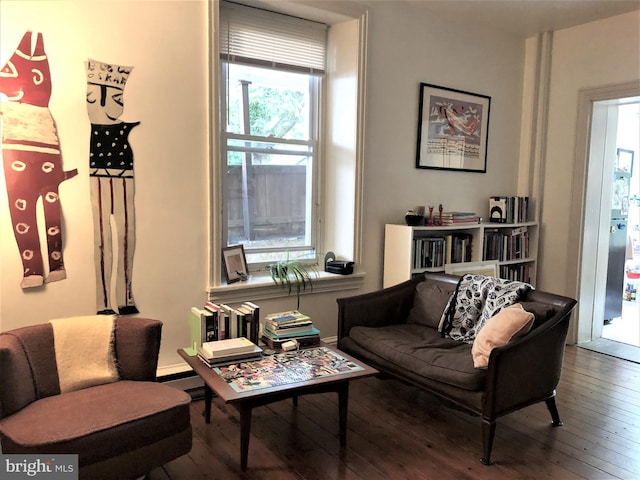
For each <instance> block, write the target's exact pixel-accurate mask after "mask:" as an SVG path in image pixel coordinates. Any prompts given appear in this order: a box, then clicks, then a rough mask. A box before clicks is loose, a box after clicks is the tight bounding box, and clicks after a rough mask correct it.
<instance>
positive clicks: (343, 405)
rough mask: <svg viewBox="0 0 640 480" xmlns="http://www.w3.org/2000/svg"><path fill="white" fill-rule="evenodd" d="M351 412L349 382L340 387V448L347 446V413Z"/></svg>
mask: <svg viewBox="0 0 640 480" xmlns="http://www.w3.org/2000/svg"><path fill="white" fill-rule="evenodd" d="M348 411H349V382H343V383H342V384H341V385H340V386H339V387H338V418H339V421H340V446H341V447H344V446H346V445H347V413H348Z"/></svg>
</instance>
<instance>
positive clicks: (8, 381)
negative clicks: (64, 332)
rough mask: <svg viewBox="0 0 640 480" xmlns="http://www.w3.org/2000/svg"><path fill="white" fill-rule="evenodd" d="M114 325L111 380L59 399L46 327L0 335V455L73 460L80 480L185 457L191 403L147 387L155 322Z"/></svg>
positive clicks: (157, 386) (134, 472) (127, 473)
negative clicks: (114, 371)
mask: <svg viewBox="0 0 640 480" xmlns="http://www.w3.org/2000/svg"><path fill="white" fill-rule="evenodd" d="M114 322H115V324H114V328H113V331H114V347H113V349H114V353H115V360H116V366H117V377H118V378H117V381H113V382H111V383H104V384H101V385H94V386H90V387H87V388H80V389H76V390H73V391H67V392H65V393H61V390H60V380H59V372H58V366H57V364H56V352H55V348H54V345H55V343H54V330H53V327H52V325H51V323H43V324H39V325H33V326H28V327H23V328H19V329H15V330H11V331H8V332H4V333H1V334H0V370H1V374H0V445H1V446H2V452H3V453H5V454H10V453H21V454H56V453H58V454H62V453H71V454H78V455H79V457H78V462H79V470H80V478H91V479H107V478H110V479H127V478H138V477H140V476H142V475H145V474H146V473H147V472H148V471H150V470H152V469H153V468H155V467H158V466H160V465H163V464H164V463H167V462H169V461H170V460H173V459H175V458H177V457H179V456H182V455H184V454H186V453H188V452H189V451H190V450H191V442H192V431H191V421H190V413H189V405H190V402H191V397H190V396H189V395H188V394H187V393H185V392H183V391H181V390H178V389H175V388H172V387H170V386H167V385H164V384H161V383H157V382H156V381H155V379H156V378H155V376H156V367H157V363H158V352H159V348H160V336H161V329H162V323H161V322H160V321H158V320H150V319H144V318H132V317H129V318H122V317H117V318H116V319H115V320H114ZM82 340H83V339H82V338H74V341H77V342H82Z"/></svg>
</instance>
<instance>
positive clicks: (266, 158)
mask: <svg viewBox="0 0 640 480" xmlns="http://www.w3.org/2000/svg"><path fill="white" fill-rule="evenodd" d="M227 160H228V163H227V205H226V210H227V229H228V231H227V242H228V244H229V245H234V244H243V245H244V246H245V250H246V251H247V256H248V258H247V260H248V262H249V263H253V262H256V261H269V259H272V258H273V255H267V254H261V256H260V257H255V256H252V252H251V250H252V249H261V250H269V249H278V250H280V252H282V251H286V250H288V249H291V248H293V247H302V246H305V245H308V232H309V231H310V216H309V215H308V212H309V208H308V205H309V204H310V196H311V192H310V188H309V185H310V181H309V180H310V179H309V178H308V177H309V176H310V175H311V168H310V166H311V157H310V156H301V155H295V156H291V155H270V154H255V153H241V152H228V156H227ZM277 257H280V258H281V257H282V254H281V253H280V254H279V255H277V256H276V257H275V258H277Z"/></svg>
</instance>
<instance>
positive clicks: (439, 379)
mask: <svg viewBox="0 0 640 480" xmlns="http://www.w3.org/2000/svg"><path fill="white" fill-rule="evenodd" d="M458 280H459V277H457V276H453V275H445V274H440V273H427V274H425V275H424V276H420V277H415V278H413V279H411V280H408V281H406V282H403V283H401V284H399V285H395V286H393V287H389V288H386V289H383V290H381V291H377V292H372V293H367V294H363V295H358V296H353V297H348V298H339V299H338V309H339V313H338V348H340V349H341V350H343V351H345V352H347V353H349V354H351V355H353V356H355V357H357V358H360V359H361V360H363V361H364V362H366V363H368V364H370V365H372V366H373V367H375V368H377V369H378V370H380V371H381V372H383V373H386V374H390V375H392V376H394V377H397V378H400V379H402V380H404V381H407V382H410V383H412V384H414V385H416V386H418V387H420V388H423V389H425V390H427V391H429V392H432V393H434V394H437V395H439V396H440V397H443V398H445V399H446V400H448V401H450V402H453V403H454V404H455V405H457V406H459V407H462V409H464V410H466V411H468V412H470V413H473V414H477V415H480V416H481V417H482V439H483V455H482V458H481V461H482V462H483V463H485V464H490V463H491V449H492V445H493V438H494V435H495V428H496V419H497V418H498V417H501V416H503V415H506V414H508V413H510V412H513V411H515V410H518V409H520V408H523V407H526V406H528V405H532V404H534V403H537V402H541V401H545V402H546V405H547V408H548V409H549V412H550V413H551V417H552V420H553V425H556V426H558V425H562V423H561V422H560V418H559V415H558V411H557V408H556V404H555V394H556V391H555V389H556V386H557V384H558V381H559V379H560V371H561V369H562V358H563V353H564V345H565V339H566V336H567V331H568V327H569V320H570V314H571V310H572V309H573V307H574V305H575V304H576V301H575V300H574V299H571V298H568V297H563V296H559V295H554V294H550V293H545V292H541V291H537V290H530V291H529V292H528V293H526V294H525V296H524V297H523V298H522V299H521V301H520V303H521V304H522V306H523V307H524V308H525V310H527V311H529V312H532V313H534V315H535V320H534V323H533V326H532V329H531V331H530V332H529V333H528V334H526V335H524V336H520V337H518V338H514V339H512V340H511V341H510V342H509V343H507V344H506V345H505V346H503V347H499V348H494V349H493V350H492V351H491V354H490V356H489V365H488V368H486V369H478V368H474V364H473V360H472V355H471V348H472V345H470V344H467V343H463V342H460V341H456V340H452V339H449V338H443V337H442V335H441V333H440V332H438V330H437V323H435V319H437V318H439V317H440V316H441V315H442V312H443V311H444V309H445V307H446V302H447V300H448V298H449V296H450V295H451V293H452V292H454V291H455V289H456V285H457V283H458ZM423 281H425V282H426V283H424V284H422V285H421V286H420V291H421V292H425V291H427V293H426V294H425V293H421V294H420V295H421V296H420V299H419V300H418V298H417V295H416V293H415V292H416V287H417V286H418V285H419V284H420V283H421V282H423ZM414 298H415V299H416V304H418V303H420V304H421V307H422V312H424V311H425V307H426V308H427V310H430V307H429V306H430V305H432V309H433V311H432V312H431V313H427V315H426V316H431V317H433V318H432V319H431V320H429V319H427V321H424V319H421V318H417V319H416V315H417V314H418V313H419V312H420V311H421V310H420V308H418V305H417V306H416V308H414V309H412V307H413V306H414Z"/></svg>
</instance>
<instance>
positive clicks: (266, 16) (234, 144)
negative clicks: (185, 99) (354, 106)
mask: <svg viewBox="0 0 640 480" xmlns="http://www.w3.org/2000/svg"><path fill="white" fill-rule="evenodd" d="M220 8H221V21H220V45H221V47H220V57H221V61H220V70H221V72H220V73H221V82H220V85H221V89H220V106H221V122H220V123H221V130H222V132H221V159H222V161H221V164H222V165H221V167H222V174H221V179H222V184H223V216H222V225H223V227H222V245H223V246H228V245H236V244H242V245H244V248H245V252H246V256H247V262H248V263H249V264H250V265H253V267H254V268H252V270H254V271H255V268H256V266H257V265H260V264H266V263H269V262H271V261H273V260H276V259H279V258H283V257H284V256H285V255H292V256H295V258H303V259H310V260H315V257H316V252H317V251H318V249H319V247H318V242H319V238H320V233H321V232H319V231H318V230H317V229H318V225H319V223H320V222H318V209H317V207H318V204H319V197H320V195H319V190H318V187H319V182H318V178H319V171H320V170H319V163H320V161H321V160H320V156H319V148H318V145H319V125H320V116H319V113H320V108H319V105H321V91H322V76H323V74H324V69H325V62H326V59H325V57H326V26H325V25H323V24H320V23H317V22H310V21H307V20H302V19H298V18H294V17H290V16H286V15H281V14H276V13H273V12H268V11H265V10H260V9H256V8H251V7H246V6H242V5H237V4H232V3H228V2H221V7H220Z"/></svg>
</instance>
